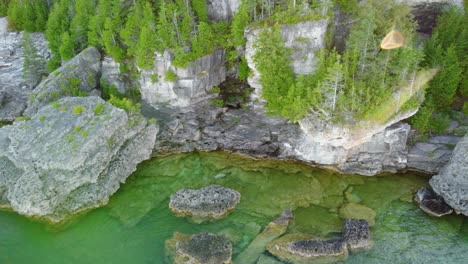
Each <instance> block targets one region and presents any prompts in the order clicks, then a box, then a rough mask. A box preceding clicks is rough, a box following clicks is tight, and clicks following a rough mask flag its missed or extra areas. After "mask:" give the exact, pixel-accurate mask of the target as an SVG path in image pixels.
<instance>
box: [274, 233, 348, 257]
mask: <svg viewBox="0 0 468 264" xmlns="http://www.w3.org/2000/svg"><path fill="white" fill-rule="evenodd" d="M267 250H268V251H269V252H270V253H271V254H273V255H274V256H276V257H277V258H279V259H281V260H283V261H286V262H288V263H321V264H325V263H335V262H338V261H343V260H345V259H346V258H347V257H348V249H347V247H346V243H345V241H344V239H342V238H335V239H328V240H325V239H317V238H313V237H312V236H310V235H305V234H287V235H284V236H282V237H281V238H279V239H277V240H275V241H273V242H271V243H269V244H268V246H267Z"/></svg>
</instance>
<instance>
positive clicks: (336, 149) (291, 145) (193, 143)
mask: <svg viewBox="0 0 468 264" xmlns="http://www.w3.org/2000/svg"><path fill="white" fill-rule="evenodd" d="M144 112H145V114H146V115H147V116H148V117H154V118H156V119H157V120H159V121H161V124H162V130H161V134H160V136H159V137H158V141H157V144H156V148H155V153H154V154H155V155H157V154H167V153H171V152H190V151H193V150H196V149H198V150H205V151H212V150H217V149H223V150H227V151H233V152H240V153H243V154H247V155H250V156H254V157H272V158H281V159H295V160H301V161H304V162H307V163H310V164H322V165H327V166H330V167H334V168H335V169H337V170H340V171H342V172H345V173H358V174H363V175H375V174H378V173H380V172H383V171H392V172H395V171H398V170H401V169H403V168H405V167H406V160H407V159H406V157H407V152H408V150H407V146H406V141H407V136H408V130H409V126H408V125H406V124H402V123H397V124H395V125H392V126H390V127H388V128H385V126H383V125H382V127H381V129H382V130H383V131H381V132H378V133H377V134H376V135H374V136H370V137H369V138H367V139H366V140H362V143H360V144H357V146H354V147H351V148H350V149H345V148H344V147H341V146H339V144H337V145H336V146H333V145H331V144H330V141H327V139H326V137H325V136H330V135H322V134H319V133H318V132H317V133H310V134H306V133H305V132H304V130H302V129H301V128H300V127H299V126H297V125H294V124H291V123H290V122H288V121H287V120H285V119H283V118H279V117H272V116H268V115H266V114H265V113H264V111H263V110H262V109H259V108H257V107H254V106H251V107H250V108H249V109H226V108H215V107H211V106H209V105H208V104H207V103H205V104H199V105H196V106H194V107H192V108H186V109H173V108H170V109H160V110H158V111H155V110H154V109H152V108H146V110H144ZM317 122H319V121H317ZM317 122H316V124H317ZM337 129H340V127H339V126H337ZM364 132H366V131H364ZM364 132H361V134H364ZM366 133H367V132H366Z"/></svg>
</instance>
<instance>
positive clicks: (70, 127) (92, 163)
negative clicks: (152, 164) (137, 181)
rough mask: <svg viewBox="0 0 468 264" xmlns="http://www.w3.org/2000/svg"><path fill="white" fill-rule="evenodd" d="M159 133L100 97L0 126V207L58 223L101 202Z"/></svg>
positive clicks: (64, 102)
mask: <svg viewBox="0 0 468 264" xmlns="http://www.w3.org/2000/svg"><path fill="white" fill-rule="evenodd" d="M157 132H158V128H157V127H156V125H154V124H148V123H147V122H146V120H145V119H141V117H138V116H133V115H129V114H127V113H126V112H125V111H123V110H121V109H118V108H116V107H114V106H112V105H110V104H107V103H106V102H104V101H103V100H102V99H101V98H99V97H76V98H75V97H74V98H70V97H69V98H63V99H60V100H59V101H57V102H55V103H54V104H51V105H46V106H44V107H43V108H40V109H39V110H38V112H37V113H36V114H34V115H32V116H31V119H30V120H26V121H16V122H15V123H13V125H10V126H4V127H2V128H0V204H2V205H4V206H9V207H11V208H12V209H13V210H14V211H16V212H18V213H20V214H24V215H27V216H37V217H42V218H45V219H48V220H50V221H53V222H58V221H61V220H63V219H65V218H66V217H67V216H68V215H70V214H73V213H76V212H79V211H83V210H86V209H90V208H94V207H97V206H100V205H103V204H106V203H107V202H108V200H109V196H110V195H112V194H113V193H114V192H116V191H117V189H118V188H119V186H120V184H121V183H123V182H124V181H125V179H126V178H127V177H128V176H129V175H130V174H131V173H132V172H134V171H135V170H136V166H137V165H138V164H139V163H140V162H142V161H143V160H146V159H148V158H149V157H150V155H151V151H152V149H153V147H154V142H155V140H156V134H157Z"/></svg>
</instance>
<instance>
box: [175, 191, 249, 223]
mask: <svg viewBox="0 0 468 264" xmlns="http://www.w3.org/2000/svg"><path fill="white" fill-rule="evenodd" d="M240 196H241V195H240V193H239V192H237V191H235V190H231V189H229V188H225V187H223V186H220V185H210V186H207V187H204V188H201V189H198V190H193V189H183V190H180V191H178V192H176V193H175V194H173V195H171V200H170V202H169V208H170V209H171V210H172V211H173V212H174V213H175V214H176V215H178V216H190V217H192V218H193V219H194V220H207V219H221V218H223V217H224V216H226V215H227V214H228V213H229V212H230V211H232V210H234V208H235V207H236V205H237V204H238V203H239V201H240Z"/></svg>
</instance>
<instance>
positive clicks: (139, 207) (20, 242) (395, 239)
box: [0, 153, 468, 264]
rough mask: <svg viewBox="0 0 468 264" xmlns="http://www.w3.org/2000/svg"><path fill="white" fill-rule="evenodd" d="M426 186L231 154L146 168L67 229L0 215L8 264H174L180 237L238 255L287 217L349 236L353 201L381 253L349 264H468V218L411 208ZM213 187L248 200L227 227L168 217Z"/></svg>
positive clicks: (298, 227) (0, 252)
mask: <svg viewBox="0 0 468 264" xmlns="http://www.w3.org/2000/svg"><path fill="white" fill-rule="evenodd" d="M427 180H428V179H427V178H425V177H421V176H417V175H412V174H406V175H389V176H379V177H360V176H342V175H338V174H335V173H332V172H329V171H324V170H318V169H313V168H310V167H308V166H306V165H303V164H298V163H291V162H280V161H255V160H251V159H246V158H242V157H239V156H236V155H229V154H225V153H192V154H184V155H173V156H168V157H164V158H159V159H153V160H151V161H148V162H145V163H143V164H141V165H140V166H139V169H138V171H137V172H136V173H135V174H134V175H133V176H131V177H130V178H129V179H128V181H127V183H126V184H125V185H123V186H122V188H121V190H120V191H119V192H118V193H116V194H115V195H114V196H113V197H112V198H111V201H110V203H109V204H108V205H106V206H104V207H102V208H99V209H96V210H92V211H90V212H88V213H86V214H83V215H80V216H76V217H74V218H73V219H72V220H70V221H68V222H67V223H66V224H63V225H61V226H53V225H50V224H47V223H41V222H36V221H32V220H30V219H28V218H25V217H22V216H19V215H17V214H15V213H12V212H6V211H0V263H2V264H3V263H5V264H6V263H12V264H29V263H34V264H35V263H38V264H42V263H44V264H46V263H47V264H55V263H60V264H62V263H98V264H99V263H131V264H139V263H165V254H164V242H165V240H167V239H169V238H170V237H172V234H173V233H174V232H183V233H198V232H202V231H210V232H218V233H219V232H221V233H225V234H227V235H228V237H229V238H230V239H231V241H233V245H234V254H237V253H239V252H241V251H242V250H243V249H244V248H245V247H246V246H247V245H248V244H249V243H250V241H251V240H252V239H253V238H254V237H255V236H256V235H257V234H258V233H259V232H260V231H261V229H262V228H263V227H264V226H265V225H267V224H268V223H269V222H270V221H272V220H273V219H275V218H276V217H277V216H278V215H279V214H280V213H281V212H282V211H283V210H284V209H286V208H293V209H294V214H295V221H294V223H293V224H292V225H291V226H290V227H289V230H288V232H306V233H311V234H315V235H326V234H328V233H334V232H340V231H341V228H342V224H343V220H342V219H341V218H339V216H338V214H337V211H338V208H339V207H340V206H341V205H342V204H343V203H344V202H346V199H347V198H346V197H348V199H353V200H357V201H360V203H361V204H362V205H365V206H368V207H370V208H372V209H374V210H375V211H376V212H377V219H376V225H375V226H374V227H372V229H371V231H372V234H373V239H374V242H375V246H374V249H372V250H370V251H365V252H360V253H358V254H353V255H351V256H350V257H349V258H348V260H347V263H467V260H468V219H467V218H464V217H461V216H449V217H445V218H443V219H434V218H431V217H429V216H426V215H425V214H424V213H423V212H422V211H420V210H419V209H418V208H417V207H416V206H414V205H413V204H412V203H411V202H410V199H411V195H412V193H413V192H414V191H415V190H417V189H418V188H419V187H421V186H425V185H427ZM214 183H216V184H221V185H224V186H226V187H230V188H233V189H235V190H238V191H239V192H240V193H241V195H242V197H241V202H240V204H239V205H238V207H237V208H236V210H235V211H234V212H233V213H232V214H231V215H229V216H228V217H226V218H225V219H223V220H220V221H216V222H212V223H204V224H195V223H191V222H190V221H188V220H186V219H184V218H177V217H175V216H173V215H172V213H171V212H170V211H169V209H168V203H169V196H170V194H171V193H174V192H176V191H177V190H179V189H181V188H200V187H203V186H206V185H209V184H214ZM239 264H247V263H239Z"/></svg>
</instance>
